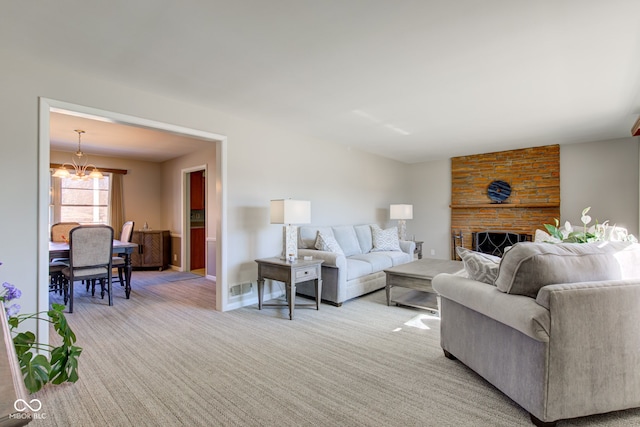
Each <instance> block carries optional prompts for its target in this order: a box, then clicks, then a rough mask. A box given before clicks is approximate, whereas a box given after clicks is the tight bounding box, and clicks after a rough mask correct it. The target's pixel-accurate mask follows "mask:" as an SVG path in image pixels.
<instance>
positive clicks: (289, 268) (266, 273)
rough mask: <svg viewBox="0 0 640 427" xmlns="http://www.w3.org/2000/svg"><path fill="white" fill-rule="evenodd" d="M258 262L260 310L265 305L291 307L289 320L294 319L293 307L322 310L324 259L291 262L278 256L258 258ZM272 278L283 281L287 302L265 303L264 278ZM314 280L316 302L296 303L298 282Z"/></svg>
mask: <svg viewBox="0 0 640 427" xmlns="http://www.w3.org/2000/svg"><path fill="white" fill-rule="evenodd" d="M256 262H257V263H258V310H262V306H265V307H287V306H288V307H289V320H293V309H294V308H295V307H296V306H297V307H312V306H315V307H316V310H320V299H321V295H322V270H321V267H320V266H321V264H322V263H323V262H324V260H321V259H317V260H316V259H314V260H310V261H304V260H297V261H294V262H289V261H286V260H284V259H280V258H278V257H274V258H263V259H257V260H256ZM265 279H271V280H276V281H278V282H283V283H284V284H285V287H286V296H287V304H263V303H262V294H263V291H264V280H265ZM310 280H313V281H314V282H315V287H316V303H315V304H296V301H295V299H296V284H298V283H303V282H308V281H310Z"/></svg>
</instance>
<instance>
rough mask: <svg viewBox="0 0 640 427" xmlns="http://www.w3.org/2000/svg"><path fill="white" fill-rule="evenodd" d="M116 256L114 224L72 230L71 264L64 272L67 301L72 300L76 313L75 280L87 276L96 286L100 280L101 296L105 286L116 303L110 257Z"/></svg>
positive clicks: (70, 240) (85, 226)
mask: <svg viewBox="0 0 640 427" xmlns="http://www.w3.org/2000/svg"><path fill="white" fill-rule="evenodd" d="M112 256H113V228H111V227H109V226H108V225H83V226H80V227H75V228H74V229H72V230H71V232H70V233H69V266H68V267H65V268H63V269H62V274H63V276H64V286H63V288H64V303H65V304H66V303H67V301H68V302H69V313H73V283H74V282H75V281H77V280H85V281H87V283H88V282H89V281H91V283H92V284H93V285H94V286H95V281H96V280H99V281H100V286H101V296H102V298H104V293H105V286H106V288H107V290H106V292H107V293H108V295H109V305H113V296H112V292H111V257H112Z"/></svg>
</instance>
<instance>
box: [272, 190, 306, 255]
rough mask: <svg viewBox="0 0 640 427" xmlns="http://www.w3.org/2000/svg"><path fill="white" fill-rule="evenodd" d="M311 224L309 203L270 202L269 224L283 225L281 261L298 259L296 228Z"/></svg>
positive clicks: (300, 201)
mask: <svg viewBox="0 0 640 427" xmlns="http://www.w3.org/2000/svg"><path fill="white" fill-rule="evenodd" d="M309 223H311V202H309V201H306V200H291V199H286V200H284V199H280V200H271V224H284V227H283V230H282V232H283V243H282V259H286V260H289V261H294V260H296V259H298V227H297V225H295V224H309Z"/></svg>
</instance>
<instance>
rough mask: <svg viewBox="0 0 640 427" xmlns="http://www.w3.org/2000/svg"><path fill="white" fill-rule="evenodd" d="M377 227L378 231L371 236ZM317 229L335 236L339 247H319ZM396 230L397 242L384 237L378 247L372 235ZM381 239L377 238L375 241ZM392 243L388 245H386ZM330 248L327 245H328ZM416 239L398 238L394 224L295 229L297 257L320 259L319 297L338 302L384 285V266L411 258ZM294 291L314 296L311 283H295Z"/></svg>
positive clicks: (407, 260)
mask: <svg viewBox="0 0 640 427" xmlns="http://www.w3.org/2000/svg"><path fill="white" fill-rule="evenodd" d="M376 231H377V233H378V234H376V235H375V236H374V233H375V232H376ZM382 232H384V233H382ZM318 233H321V234H322V235H324V236H326V237H328V238H334V239H335V241H336V242H337V243H338V245H339V248H335V247H334V248H332V249H333V251H331V250H318V249H316V243H317V240H318ZM382 234H385V235H386V236H387V237H392V236H393V235H394V234H395V236H396V237H395V242H397V244H396V245H395V246H396V247H395V248H394V250H387V249H389V248H390V247H393V246H394V243H395V242H393V241H389V240H385V241H383V242H382V243H384V245H382V244H381V245H380V246H378V247H377V245H376V243H377V242H376V240H380V239H375V238H374V237H376V236H378V235H382ZM378 243H380V242H378ZM389 245H391V246H389ZM327 249H329V248H327ZM414 251H415V242H412V241H402V240H398V239H397V229H396V228H395V227H393V228H390V229H387V230H382V229H380V227H379V226H378V225H376V224H364V225H355V226H354V225H343V226H336V227H315V226H302V227H300V228H299V229H298V257H300V258H302V257H304V256H312V257H313V258H314V259H322V260H324V262H323V263H322V300H323V301H324V302H329V303H332V304H334V305H337V306H340V305H342V303H343V302H345V301H347V300H349V299H351V298H355V297H358V296H360V295H364V294H367V293H369V292H372V291H375V290H378V289H382V288H384V287H385V283H386V279H385V273H384V272H383V270H384V269H386V268H390V267H393V266H396V265H400V264H404V263H407V262H410V261H413V253H414ZM297 293H299V294H302V295H307V296H310V297H314V296H315V291H314V287H313V286H312V285H311V284H310V283H303V284H300V285H298V286H297Z"/></svg>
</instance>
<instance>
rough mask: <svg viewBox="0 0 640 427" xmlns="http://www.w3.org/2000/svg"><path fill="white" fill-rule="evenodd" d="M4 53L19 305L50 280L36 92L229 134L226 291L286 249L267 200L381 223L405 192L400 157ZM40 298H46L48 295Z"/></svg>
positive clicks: (7, 247) (12, 277) (12, 270)
mask: <svg viewBox="0 0 640 427" xmlns="http://www.w3.org/2000/svg"><path fill="white" fill-rule="evenodd" d="M0 55H1V56H2V58H3V67H1V68H0V92H1V93H2V94H3V96H2V97H1V99H0V141H2V142H1V144H2V151H3V156H2V157H1V158H0V192H1V194H2V200H3V204H4V206H5V209H2V210H1V211H0V220H1V221H0V223H1V224H3V227H2V231H3V233H2V235H3V238H2V240H3V243H4V244H3V245H0V262H3V265H2V266H1V267H0V274H1V275H2V280H3V281H8V282H11V283H14V284H15V285H17V286H19V287H20V288H21V289H22V290H23V297H22V300H21V304H22V307H23V312H32V311H35V310H36V308H37V306H38V300H37V298H38V295H37V289H38V285H37V283H38V281H39V282H40V286H41V287H43V286H46V280H47V278H46V276H42V277H38V275H37V271H36V268H35V266H36V265H40V266H41V269H42V270H43V271H46V269H45V268H42V266H43V265H46V264H44V263H45V262H46V259H45V258H46V254H40V255H43V256H42V258H39V253H38V245H39V243H38V242H39V238H40V236H39V235H38V225H39V218H38V212H42V213H44V212H46V207H41V208H39V206H38V189H39V187H38V179H39V175H38V174H39V169H38V158H39V156H42V157H43V158H42V159H41V161H43V162H45V163H48V162H49V159H48V158H44V157H47V156H48V147H47V151H46V152H43V153H40V151H39V148H40V147H39V143H38V114H39V111H38V100H39V97H45V98H49V99H54V100H58V101H64V102H68V103H72V104H77V105H82V106H88V107H92V108H98V109H101V110H105V111H113V112H118V113H122V114H127V115H132V116H136V117H142V118H146V119H150V120H154V121H159V122H163V123H169V124H175V125H179V126H183V127H187V128H192V129H198V130H202V131H204V132H211V133H216V134H221V135H226V136H227V137H228V143H227V186H228V187H227V190H228V191H227V230H228V236H227V239H228V241H227V248H228V251H227V252H228V253H227V254H226V257H227V260H228V265H227V267H228V274H227V277H226V282H225V283H224V284H223V286H224V289H222V292H228V289H227V288H228V285H229V284H234V283H239V282H242V281H248V280H252V281H255V278H256V277H255V276H256V273H257V268H256V266H255V262H254V259H255V258H257V257H267V256H273V255H276V254H278V253H279V252H280V249H281V246H280V245H281V229H280V228H279V226H276V225H270V224H269V220H268V208H269V200H270V199H273V198H283V197H292V198H293V197H296V198H304V199H308V200H311V203H312V220H313V222H314V223H315V224H339V223H342V224H349V223H359V222H372V221H376V222H383V221H385V220H386V218H387V217H388V205H389V204H390V203H391V202H393V201H394V200H397V198H398V197H402V198H403V199H404V194H403V192H404V191H405V190H403V189H404V188H405V185H406V184H407V182H406V179H405V173H404V171H403V169H404V168H405V166H404V165H402V164H401V163H398V162H395V161H392V160H387V159H383V158H380V157H377V156H373V155H369V154H366V153H362V152H360V151H357V150H349V149H348V148H345V147H344V146H340V145H337V144H335V143H332V142H331V141H321V140H314V139H311V138H308V137H305V136H302V135H296V134H291V133H289V132H287V131H286V130H285V129H281V128H275V127H272V126H269V125H266V124H261V123H257V122H251V121H247V120H243V119H240V118H235V117H231V116H229V115H226V114H224V113H221V112H220V111H217V110H215V109H212V108H211V107H208V106H201V105H194V104H190V103H188V102H184V101H182V100H178V99H172V98H168V97H164V96H162V95H161V94H152V93H145V92H142V91H139V90H137V89H136V88H135V87H127V86H126V85H124V84H119V83H115V82H110V81H105V80H100V79H99V78H97V77H94V76H87V75H82V74H80V73H77V72H76V71H75V70H74V69H73V67H72V65H73V64H70V65H69V67H68V68H67V67H65V68H57V67H53V66H48V65H47V64H45V63H40V62H38V61H37V60H34V59H31V58H24V57H20V56H16V54H14V53H13V52H8V51H0ZM17 176H19V178H16V177H17ZM398 189H401V190H400V191H399V190H398ZM9 206H10V207H11V208H8V207H9ZM219 240H220V239H219ZM218 277H220V272H219V271H218ZM42 298H43V300H42V302H41V304H43V303H44V304H46V300H45V298H46V294H44V295H43V296H42ZM245 303H251V301H243V302H242V304H245ZM225 308H228V307H225Z"/></svg>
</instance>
